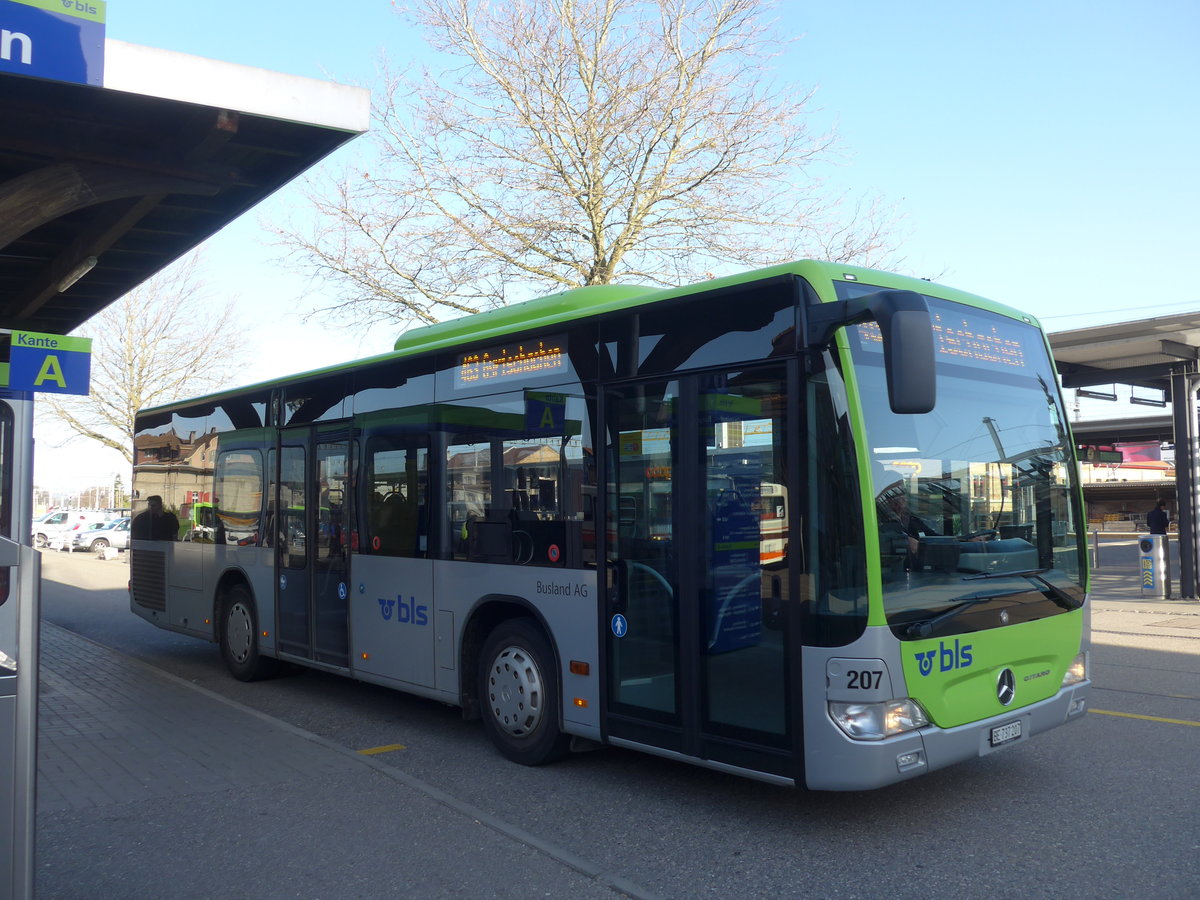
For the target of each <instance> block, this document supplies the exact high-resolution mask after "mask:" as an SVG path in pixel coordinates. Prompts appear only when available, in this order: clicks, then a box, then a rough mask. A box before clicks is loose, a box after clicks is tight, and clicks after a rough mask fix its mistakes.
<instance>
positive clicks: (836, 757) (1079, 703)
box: [805, 680, 1092, 791]
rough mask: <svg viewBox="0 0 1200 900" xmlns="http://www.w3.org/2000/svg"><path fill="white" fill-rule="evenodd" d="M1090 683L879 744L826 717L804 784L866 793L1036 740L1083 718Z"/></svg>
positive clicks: (810, 747) (809, 753)
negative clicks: (851, 734)
mask: <svg viewBox="0 0 1200 900" xmlns="http://www.w3.org/2000/svg"><path fill="white" fill-rule="evenodd" d="M1091 684H1092V683H1091V681H1090V680H1089V681H1082V682H1080V683H1079V684H1075V685H1071V686H1070V687H1066V688H1063V689H1062V690H1060V691H1059V692H1058V693H1057V694H1055V695H1054V696H1053V697H1048V698H1047V699H1045V700H1041V701H1038V702H1037V703H1032V704H1030V705H1029V706H1023V707H1021V708H1020V709H1014V710H1012V711H1011V712H1006V713H1003V714H1001V715H997V716H992V717H990V718H987V719H980V720H978V721H975V722H968V723H967V724H965V725H958V726H956V727H954V728H938V727H936V726H932V725H930V726H926V727H924V728H920V729H918V730H917V731H915V732H909V733H906V734H900V735H897V736H895V737H892V738H886V739H884V740H881V741H855V740H851V739H850V738H848V737H846V736H845V734H844V733H843V732H842V731H841V730H840V729H839V728H838V727H837V725H835V724H834V723H833V721H832V720H831V719H830V718H829V717H828V715H827V714H826V715H824V716H823V718H824V720H825V721H824V723H823V726H822V728H821V732H822V735H821V737H820V738H819V739H818V740H812V738H814V737H815V735H814V734H813V733H812V731H811V730H810V731H809V732H808V733H807V734H806V735H805V738H806V745H807V746H806V753H805V781H806V783H807V785H808V787H809V788H810V789H812V790H825V791H862V790H871V789H874V788H879V787H884V786H886V785H889V784H895V783H896V782H899V781H906V780H908V779H909V778H915V777H917V776H918V775H924V774H926V773H927V772H932V771H934V770H936V769H942V768H945V767H946V766H949V765H952V764H954V763H958V762H965V761H966V760H969V759H976V758H978V757H981V756H987V755H989V754H991V753H995V752H997V751H999V750H1005V749H1007V748H1009V747H1015V746H1018V745H1020V744H1023V743H1025V742H1026V741H1028V740H1029V739H1030V738H1031V737H1033V736H1034V735H1036V734H1041V733H1042V732H1043V731H1049V730H1050V729H1051V728H1057V727H1058V726H1059V725H1064V724H1066V723H1067V722H1073V721H1075V720H1077V719H1081V718H1083V715H1084V713H1085V712H1086V711H1087V706H1088V690H1089V688H1090V687H1091Z"/></svg>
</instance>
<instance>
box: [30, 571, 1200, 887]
mask: <svg viewBox="0 0 1200 900" xmlns="http://www.w3.org/2000/svg"><path fill="white" fill-rule="evenodd" d="M1109 549H1110V550H1111V552H1110V553H1108V557H1110V558H1111V559H1107V558H1106V559H1102V560H1101V561H1102V563H1107V564H1106V565H1102V566H1101V567H1099V568H1098V569H1096V570H1095V572H1094V575H1093V593H1092V598H1091V602H1092V625H1093V636H1094V640H1096V641H1098V642H1114V641H1122V640H1126V639H1128V640H1131V641H1143V642H1151V643H1152V642H1153V641H1155V640H1159V639H1161V638H1163V637H1173V638H1191V639H1195V640H1197V641H1200V603H1196V602H1191V601H1181V600H1175V601H1170V600H1147V599H1143V597H1142V596H1141V590H1140V581H1139V578H1138V573H1137V571H1136V568H1135V561H1134V559H1133V551H1132V550H1130V551H1129V553H1128V554H1126V553H1125V552H1124V551H1119V550H1118V548H1116V547H1113V548H1109ZM1126 555H1128V556H1129V559H1128V560H1127V559H1125V556H1126ZM97 564H98V565H104V566H120V565H121V564H122V563H121V562H120V561H116V560H114V561H109V562H105V563H97ZM113 571H115V570H113ZM1197 647H1198V652H1200V644H1198V645H1197ZM41 650H42V658H41V710H40V742H39V776H38V777H39V781H38V833H37V873H36V885H37V891H38V896H39V897H43V898H51V897H54V898H92V897H109V898H142V897H145V898H160V897H164V896H170V897H174V898H190V897H196V898H211V897H285V896H286V897H330V898H343V897H420V898H423V900H425V898H440V897H458V898H487V897H530V896H551V897H572V898H588V897H605V898H611V897H614V896H631V897H649V896H650V895H649V894H648V893H647V892H646V891H645V890H643V889H642V888H640V887H639V886H638V885H635V884H630V883H628V882H625V881H623V880H622V879H621V878H620V877H619V876H616V875H614V874H613V873H608V872H605V871H602V870H601V869H599V868H598V867H597V866H595V865H593V864H591V863H590V862H589V861H587V860H585V859H580V858H578V857H576V856H573V855H572V854H570V853H569V852H566V851H564V850H563V849H562V848H559V847H557V846H555V845H553V844H551V843H548V842H547V841H545V840H544V839H540V838H538V837H537V836H535V835H531V834H527V833H524V832H522V831H521V830H520V829H518V828H516V827H514V826H512V825H511V824H510V823H507V822H504V821H500V820H498V819H496V818H495V817H493V816H490V815H488V814H485V813H484V812H482V811H481V810H479V809H474V808H472V807H470V806H468V805H466V804H464V803H462V802H461V801H458V800H457V799H456V798H454V797H452V796H450V795H448V794H446V793H445V792H443V791H441V790H439V789H438V788H435V787H434V786H432V785H429V784H426V783H424V782H422V781H420V780H419V779H416V778H413V777H412V776H410V775H408V774H406V773H404V772H403V771H401V770H399V769H396V768H394V767H392V766H389V765H387V764H386V763H385V762H381V761H380V760H378V759H376V758H373V757H368V756H363V755H361V754H357V753H354V752H353V751H350V750H347V749H346V748H344V747H341V746H338V745H336V744H333V743H332V742H329V741H327V740H325V739H324V738H321V737H319V736H317V735H315V734H312V733H310V732H306V731H303V730H301V729H298V728H295V727H293V726H291V725H289V724H287V723H285V722H282V721H280V720H277V719H274V718H271V717H269V716H266V715H264V714H262V713H260V712H257V711H255V710H252V709H249V708H248V707H245V706H242V705H240V704H238V703H235V702H233V701H231V700H229V699H227V698H224V697H221V696H219V695H216V694H213V693H212V692H210V691H207V690H205V689H204V688H201V687H198V686H197V685H194V684H191V683H189V682H186V681H183V680H181V679H178V678H176V677H174V676H172V675H169V674H167V673H165V672H163V671H161V670H159V669H156V668H153V667H151V666H149V665H146V664H143V663H141V662H138V661H137V660H134V659H132V658H130V657H128V656H125V655H123V654H121V653H118V652H116V651H113V650H110V649H108V648H106V647H104V646H102V645H100V644H98V643H94V642H93V641H91V640H88V639H87V638H84V637H81V636H79V635H77V634H74V633H73V632H70V631H66V630H64V629H62V628H59V627H57V626H55V625H52V624H49V623H45V624H44V625H43V628H42V635H41ZM405 823H419V827H417V828H411V827H404V826H405ZM197 861H199V864H197ZM483 861H486V863H484V862H483ZM181 873H186V877H182V876H181Z"/></svg>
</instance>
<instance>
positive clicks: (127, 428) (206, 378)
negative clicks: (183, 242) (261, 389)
mask: <svg viewBox="0 0 1200 900" xmlns="http://www.w3.org/2000/svg"><path fill="white" fill-rule="evenodd" d="M198 268H199V267H198V262H197V257H196V256H195V255H192V256H189V257H187V258H186V259H185V260H184V261H182V262H180V263H177V264H176V265H174V266H172V267H171V268H169V269H167V270H166V271H165V272H163V273H160V274H159V275H157V276H155V277H154V278H152V279H150V280H149V281H147V282H146V283H145V284H142V285H141V286H139V287H137V288H135V289H134V290H133V291H131V292H130V293H128V294H126V295H125V296H124V297H122V298H121V299H120V300H118V301H117V302H116V303H114V304H112V305H111V306H109V307H107V308H106V309H105V310H104V311H102V312H101V313H99V314H98V315H97V316H95V317H94V318H92V319H90V320H89V321H88V322H87V324H85V325H84V326H83V327H82V328H81V329H80V333H81V334H84V335H87V336H90V337H91V338H92V372H91V392H90V393H89V394H88V395H87V396H86V397H83V396H80V397H68V396H60V395H54V394H45V395H43V396H42V397H41V398H40V399H41V400H43V401H44V405H45V407H47V408H48V409H49V411H50V413H51V415H52V417H53V418H55V419H58V420H59V421H60V422H62V423H63V424H64V425H65V426H66V427H67V428H68V429H69V430H70V431H72V432H74V434H75V435H77V436H82V437H85V438H89V439H91V440H94V441H97V442H99V443H100V444H103V445H104V446H105V447H110V448H112V449H114V450H117V451H119V452H120V453H121V454H122V455H124V457H125V459H126V461H128V462H129V464H130V465H131V466H132V465H133V433H134V431H133V428H134V417H135V416H136V415H137V411H138V410H139V409H144V408H147V407H151V406H157V405H160V404H163V403H168V402H170V401H172V400H178V399H180V398H182V397H185V396H190V395H193V394H203V393H205V392H207V391H210V390H215V389H217V388H220V387H222V386H225V385H226V384H228V382H229V372H230V369H231V367H232V365H233V363H234V362H235V361H236V360H237V359H238V357H239V355H240V354H241V353H242V351H243V350H244V347H245V344H244V340H243V337H242V331H241V330H240V329H238V328H236V327H235V326H234V323H233V307H232V304H226V305H224V306H213V305H212V304H210V303H209V302H207V300H208V298H207V296H206V294H205V287H204V285H203V283H202V282H201V280H200V278H199V273H198Z"/></svg>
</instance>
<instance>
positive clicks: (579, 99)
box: [274, 0, 892, 324]
mask: <svg viewBox="0 0 1200 900" xmlns="http://www.w3.org/2000/svg"><path fill="white" fill-rule="evenodd" d="M771 6H772V3H771V2H770V0H511V2H505V3H491V2H488V0H424V2H420V3H419V5H418V7H417V8H416V10H415V11H411V12H409V13H408V15H409V16H410V18H411V19H413V20H415V22H416V23H417V24H419V25H420V26H421V27H422V28H423V29H424V31H425V34H426V36H427V38H428V40H429V42H430V43H431V45H432V46H433V47H434V48H435V49H436V50H437V51H440V52H441V53H442V54H443V56H444V57H445V58H447V59H449V60H450V61H451V62H452V63H453V64H454V66H455V67H454V68H451V69H449V70H448V71H440V72H435V71H432V70H429V69H425V70H423V71H422V72H421V73H419V75H417V74H413V73H406V74H404V75H395V74H392V73H389V74H388V77H387V83H386V85H385V87H384V90H383V91H382V92H381V93H378V94H377V96H378V97H379V99H378V101H377V104H376V108H375V110H374V120H375V126H376V127H375V131H374V139H375V149H376V151H377V154H378V157H377V159H376V160H375V167H374V170H373V171H368V170H363V169H362V168H358V169H355V168H349V169H348V170H347V171H345V172H343V173H341V174H340V175H339V176H336V177H332V178H329V179H328V180H327V181H325V182H310V185H309V188H310V189H309V196H310V199H311V200H312V202H313V204H314V208H315V211H316V218H315V223H309V224H308V225H306V226H301V227H298V226H296V225H295V224H287V225H284V226H280V227H277V228H275V229H274V230H275V232H276V234H277V235H278V236H279V237H280V239H281V240H280V242H281V243H282V244H283V245H284V246H286V247H288V248H289V249H290V251H291V253H290V256H291V259H292V260H293V261H295V262H299V263H300V264H301V265H302V266H303V267H305V268H306V269H307V270H308V271H309V272H310V273H311V274H312V275H314V276H316V277H319V278H322V279H324V280H326V281H327V282H332V283H333V284H335V285H336V286H337V288H338V289H339V291H340V293H339V295H338V299H337V300H336V301H335V302H334V304H333V305H331V306H330V307H327V310H326V311H333V310H337V311H339V312H341V313H342V314H343V315H347V314H348V315H349V317H350V318H353V319H357V320H359V321H378V320H391V321H395V320H400V321H402V322H414V323H418V324H425V323H432V322H437V321H439V320H441V319H442V318H445V317H447V316H455V315H460V314H463V313H469V312H475V311H478V310H480V309H484V308H489V307H494V306H499V305H503V304H505V303H506V302H507V301H508V299H509V292H510V291H513V290H514V289H515V290H516V291H517V292H518V293H524V294H525V295H529V294H531V293H533V292H534V291H535V290H537V291H546V290H547V289H549V290H564V289H567V288H573V287H579V286H583V285H594V284H606V283H610V282H614V281H618V280H619V281H632V282H642V283H652V284H671V283H679V282H680V281H686V280H691V279H694V278H695V277H697V276H700V275H701V274H702V273H706V272H710V271H712V270H713V269H714V268H718V267H720V266H724V265H730V264H738V265H739V266H752V265H762V264H768V263H774V262H780V261H784V260H787V259H793V258H796V257H798V256H803V255H805V253H806V251H807V252H813V251H816V252H817V253H819V254H820V255H822V256H825V257H827V258H835V259H838V260H841V261H852V260H854V261H860V262H866V263H868V264H871V263H873V262H878V261H879V260H880V259H881V258H883V257H885V256H886V255H887V254H888V253H889V252H890V251H891V249H892V247H891V243H890V240H889V237H888V231H889V228H888V223H889V217H888V215H887V214H886V210H881V208H880V207H879V206H878V205H877V204H867V205H865V206H864V205H862V204H859V205H858V206H857V207H855V208H854V209H853V210H852V211H851V213H850V214H849V216H848V218H849V221H845V220H842V219H841V218H839V216H840V215H841V209H840V206H841V204H839V203H838V201H837V199H836V198H832V199H831V198H830V197H829V196H828V195H827V194H826V193H825V192H824V190H823V186H822V183H821V180H820V179H819V178H817V177H816V175H815V174H814V173H815V171H816V170H815V168H814V163H817V162H820V161H826V160H828V159H829V158H830V156H831V148H832V146H833V138H832V136H831V135H830V134H816V133H813V132H811V131H810V130H809V127H808V119H809V114H810V103H811V96H812V95H811V92H810V91H809V90H807V89H801V88H798V87H796V86H795V85H791V84H776V83H775V82H773V81H772V79H771V70H770V64H771V60H772V58H773V57H774V56H775V55H776V54H778V53H779V52H781V50H782V49H783V48H784V44H783V43H782V42H781V41H780V40H779V39H778V38H777V36H776V35H775V33H774V32H773V31H772V27H771V23H770V22H768V21H767V18H766V16H767V15H768V14H769V12H770V9H771ZM849 205H850V206H852V207H854V206H855V205H854V204H849Z"/></svg>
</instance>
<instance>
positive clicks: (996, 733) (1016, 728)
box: [989, 719, 1021, 747]
mask: <svg viewBox="0 0 1200 900" xmlns="http://www.w3.org/2000/svg"><path fill="white" fill-rule="evenodd" d="M1020 736H1021V721H1020V720H1019V719H1018V720H1017V721H1016V722H1009V723H1008V724H1007V725H997V726H996V727H995V728H993V729H992V733H991V735H990V737H989V742H990V743H991V745H992V746H993V747H999V746H1000V745H1001V744H1007V743H1008V742H1009V741H1015V740H1016V739H1017V738H1019V737H1020Z"/></svg>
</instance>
